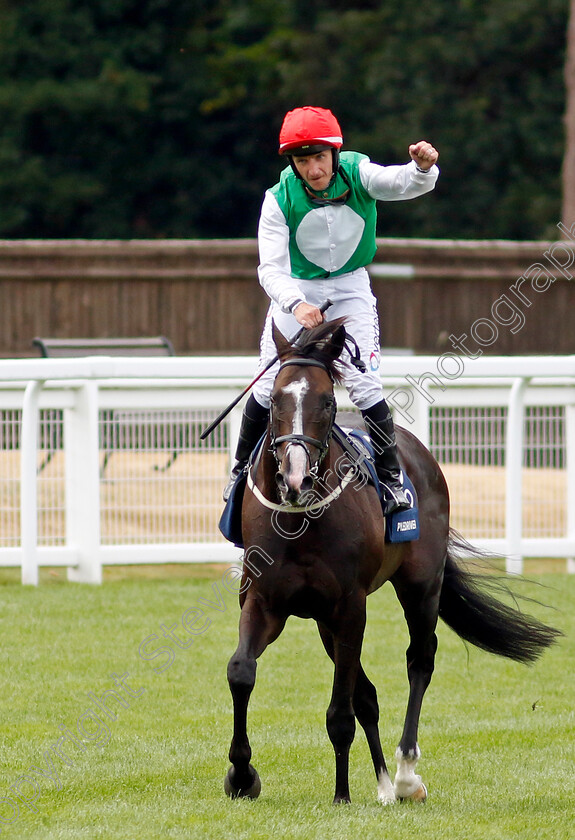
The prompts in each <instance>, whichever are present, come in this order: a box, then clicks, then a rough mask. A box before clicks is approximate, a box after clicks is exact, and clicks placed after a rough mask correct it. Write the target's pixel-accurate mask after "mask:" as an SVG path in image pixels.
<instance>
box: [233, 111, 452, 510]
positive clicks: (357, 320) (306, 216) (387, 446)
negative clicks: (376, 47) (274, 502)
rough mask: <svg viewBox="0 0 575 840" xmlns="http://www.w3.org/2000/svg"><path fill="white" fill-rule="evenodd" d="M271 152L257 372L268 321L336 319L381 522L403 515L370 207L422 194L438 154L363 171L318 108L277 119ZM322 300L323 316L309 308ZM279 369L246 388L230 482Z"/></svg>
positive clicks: (419, 151) (285, 329)
mask: <svg viewBox="0 0 575 840" xmlns="http://www.w3.org/2000/svg"><path fill="white" fill-rule="evenodd" d="M279 141H280V142H279V153H280V155H282V156H284V157H285V158H286V159H287V161H288V163H289V166H287V167H286V168H285V169H284V170H283V172H282V173H281V177H280V180H279V182H278V183H277V184H276V185H275V186H274V187H272V188H271V189H269V190H268V191H267V192H266V194H265V197H264V201H263V205H262V210H261V215H260V221H259V227H258V248H259V258H260V263H259V266H258V277H259V282H260V283H261V285H262V286H263V288H264V289H265V291H266V292H267V294H268V296H269V297H270V299H271V304H270V307H269V310H268V313H267V317H266V322H265V326H264V329H263V333H262V337H261V342H260V360H259V367H258V371H257V372H258V373H259V372H261V371H262V370H263V369H264V368H265V367H266V365H267V364H268V363H269V362H271V360H272V359H273V358H274V356H275V355H276V354H277V350H276V347H275V344H274V342H273V338H272V320H273V321H275V323H276V325H277V327H278V328H279V329H280V331H281V332H282V333H283V335H284V336H286V337H287V338H289V337H291V336H293V335H294V334H295V333H296V332H297V331H298V329H300V328H301V327H302V326H303V327H305V328H308V329H310V328H312V327H315V326H318V325H319V324H320V323H321V322H322V320H324V318H326V319H327V320H332V319H334V318H339V317H341V316H345V318H346V321H345V327H346V329H347V330H348V332H349V333H350V334H351V335H352V336H353V338H354V339H355V340H356V341H357V343H358V345H359V349H360V352H361V358H362V360H363V361H364V362H365V364H366V366H367V372H366V373H361V372H359V371H358V369H357V368H356V367H354V366H353V365H352V364H351V363H350V362H349V361H347V360H346V359H345V358H342V362H343V363H344V384H345V386H346V388H347V390H348V392H349V395H350V399H351V401H352V402H353V403H354V405H355V406H357V407H358V408H359V409H360V411H361V413H362V415H363V418H364V421H365V424H366V426H367V429H368V431H369V433H370V436H371V439H372V441H373V444H374V449H375V466H376V471H377V475H378V477H379V480H380V482H381V484H382V490H383V493H384V499H385V501H384V505H383V510H384V514H385V515H388V514H390V513H392V512H393V511H395V510H402V509H405V508H408V507H409V502H408V500H407V498H406V496H405V494H404V492H403V488H402V484H401V469H400V465H399V462H398V458H397V449H396V442H395V431H394V426H393V420H392V417H391V413H390V411H389V408H388V405H387V403H386V401H385V399H384V397H383V390H382V384H381V379H380V375H379V364H380V346H379V317H378V312H377V302H376V299H375V297H374V295H373V293H372V291H371V285H370V279H369V275H368V273H367V270H366V266H367V265H369V264H370V263H371V262H372V261H373V258H374V255H375V252H376V242H375V238H376V201H405V200H406V199H409V198H416V197H418V196H420V195H423V194H424V193H426V192H429V191H430V190H432V189H433V187H434V186H435V182H436V180H437V177H438V174H439V170H438V168H437V166H436V165H435V163H436V161H437V158H438V152H437V151H436V149H434V147H433V146H432V145H431V144H430V143H428V142H426V141H425V140H420V141H419V142H418V143H415V144H414V145H411V146H410V147H409V155H410V157H411V161H410V162H409V163H407V164H404V165H399V166H381V165H379V164H376V163H372V162H371V160H370V159H369V158H368V157H367V156H366V155H363V154H360V153H358V152H352V151H344V152H341V151H340V150H341V147H342V144H343V137H342V132H341V128H340V126H339V124H338V121H337V120H336V118H335V117H334V115H333V114H332V113H331V111H328V110H326V109H324V108H312V107H304V108H296V109H295V110H293V111H289V113H288V114H286V116H285V119H284V121H283V125H282V128H281V131H280V138H279ZM326 299H329V300H331V301H332V303H333V305H332V306H331V307H330V309H329V310H328V312H327V313H326V315H323V314H322V313H321V312H320V310H319V308H318V306H319V305H320V304H321V302H322V301H324V300H326ZM278 366H279V363H278V364H276V365H273V366H272V367H271V368H270V369H269V370H268V371H267V372H266V373H265V374H264V375H263V376H262V377H261V379H259V380H258V382H257V383H256V384H255V385H254V388H253V392H252V394H251V395H250V397H249V399H248V401H247V403H246V407H245V410H244V414H243V417H242V423H241V428H240V435H239V440H238V444H237V450H236V463H235V465H234V467H233V469H232V473H231V477H230V482H229V483H228V485H227V487H226V489H225V490H224V499H225V500H227V498H228V496H229V493H230V491H231V487H232V485H233V482H234V480H235V478H236V477H237V476H238V475H239V474H240V472H242V471H243V470H244V469H245V467H246V464H247V461H248V458H249V455H250V453H251V451H252V449H253V448H254V447H255V445H256V443H257V442H258V440H259V438H260V437H261V435H262V434H263V433H264V431H265V429H266V424H267V420H268V414H269V405H270V394H271V390H272V386H273V382H274V380H275V377H276V375H277V371H278Z"/></svg>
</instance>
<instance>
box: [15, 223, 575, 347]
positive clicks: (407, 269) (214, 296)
mask: <svg viewBox="0 0 575 840" xmlns="http://www.w3.org/2000/svg"><path fill="white" fill-rule="evenodd" d="M378 245H379V249H378V254H377V257H376V262H375V263H374V267H373V271H372V281H373V288H374V292H375V294H376V296H377V298H378V302H379V308H380V316H381V328H382V342H383V344H384V345H386V346H390V347H397V348H404V349H409V350H412V351H413V352H415V353H445V352H454V347H453V341H452V340H450V336H454V338H455V339H458V338H460V337H462V336H464V335H466V336H467V339H466V340H465V341H466V345H465V346H466V347H467V349H468V352H469V353H471V352H474V351H478V350H481V351H482V352H483V353H491V354H498V355H501V354H507V353H509V354H519V353H552V354H563V353H574V352H575V338H574V336H573V327H572V321H573V318H572V315H571V313H572V312H573V311H574V305H575V284H573V282H571V269H570V267H571V264H572V263H573V262H575V255H574V254H573V253H572V252H570V251H569V249H572V247H573V243H569V244H568V245H565V246H564V247H565V248H566V249H567V251H565V252H563V254H562V257H561V262H562V263H563V265H568V268H567V269H565V268H564V269H563V271H561V270H560V268H559V267H558V266H557V265H553V261H552V260H550V259H549V257H547V256H546V252H548V251H549V249H550V247H551V246H552V243H550V242H507V241H477V242H475V241H453V240H415V239H381V240H379V241H378ZM569 253H571V257H574V259H572V260H571V261H570V260H569ZM394 266H396V267H397V266H399V267H400V268H399V269H398V270H396V271H395V274H394V268H393V267H394ZM256 269H257V245H256V242H255V240H251V239H250V240H247V239H246V240H165V241H149V240H131V241H96V240H94V241H84V240H71V241H65V240H61V241H48V240H46V241H44V240H38V241H19V240H10V241H1V242H0V357H4V358H10V357H24V356H33V355H36V354H37V350H36V349H35V348H33V347H32V344H31V342H32V339H33V338H34V336H36V335H39V336H48V337H51V338H76V337H78V338H105V337H114V338H116V337H126V338H138V337H145V336H150V335H166V336H167V337H168V338H169V339H170V340H171V341H172V343H173V345H174V348H175V351H176V353H177V354H179V355H182V354H238V353H239V354H245V353H255V352H257V347H258V339H259V335H260V331H261V327H262V324H263V319H264V317H265V312H266V309H267V304H268V301H267V298H266V295H265V294H264V292H263V291H262V289H261V288H260V286H259V284H258V281H257V272H256ZM381 271H385V275H382V274H381V273H380V272H381ZM573 272H574V273H575V268H574V269H573ZM525 277H526V278H527V279H522V278H525ZM506 299H507V302H505V301H506ZM498 301H499V304H498V303H497V302H498ZM494 306H495V307H496V310H495V311H496V314H495V315H494V312H493V307H494ZM513 307H514V309H515V311H514V309H513ZM506 319H507V322H506ZM490 324H491V326H490ZM490 336H491V337H493V340H492V341H490V340H489V338H490ZM460 352H464V351H460Z"/></svg>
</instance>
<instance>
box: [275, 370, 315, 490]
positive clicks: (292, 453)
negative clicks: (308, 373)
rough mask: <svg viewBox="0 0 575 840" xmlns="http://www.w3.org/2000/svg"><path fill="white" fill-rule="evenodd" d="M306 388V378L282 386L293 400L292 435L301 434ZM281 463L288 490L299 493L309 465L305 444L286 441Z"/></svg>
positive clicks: (284, 392)
mask: <svg viewBox="0 0 575 840" xmlns="http://www.w3.org/2000/svg"><path fill="white" fill-rule="evenodd" d="M308 390H309V383H308V381H307V380H306V379H298V380H297V381H296V382H290V384H289V385H286V386H284V387H283V388H282V393H283V394H288V395H291V396H293V398H294V402H295V410H294V414H293V420H292V431H291V433H292V434H293V435H303V400H304V397H305V395H306V393H307V392H308ZM283 464H285V472H284V476H283V477H284V481H285V483H286V486H287V488H288V490H291V491H295V492H296V493H298V494H299V493H300V492H301V487H302V482H303V480H304V478H305V477H306V476H307V474H308V467H309V458H308V454H307V450H306V448H305V446H302V445H301V444H299V443H288V444H287V446H286V449H285V456H284V459H283Z"/></svg>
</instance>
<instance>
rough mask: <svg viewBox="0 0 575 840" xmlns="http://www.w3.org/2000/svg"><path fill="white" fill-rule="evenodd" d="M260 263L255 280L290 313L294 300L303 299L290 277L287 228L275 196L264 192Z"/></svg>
mask: <svg viewBox="0 0 575 840" xmlns="http://www.w3.org/2000/svg"><path fill="white" fill-rule="evenodd" d="M258 250H259V258H260V264H259V266H258V279H259V281H260V284H261V286H262V287H263V288H264V289H265V291H266V293H267V294H268V296H269V297H270V298H271V299H272V300H273V301H275V303H277V305H278V306H279V307H280V308H281V309H282V310H283V311H284V312H289V311H290V306H292V305H293V304H294V303H295V302H296V301H297V300H303V297H302V294H301V292H300V290H299V287H298V284H297V280H296V279H295V278H294V277H292V276H291V264H290V258H289V228H288V226H287V224H286V220H285V216H284V214H283V213H282V211H281V209H280V206H279V204H278V203H277V201H276V199H275V197H274V196H273V195H272V193H270V192H269V191H268V192H266V194H265V198H264V201H263V204H262V210H261V214H260V221H259V225H258Z"/></svg>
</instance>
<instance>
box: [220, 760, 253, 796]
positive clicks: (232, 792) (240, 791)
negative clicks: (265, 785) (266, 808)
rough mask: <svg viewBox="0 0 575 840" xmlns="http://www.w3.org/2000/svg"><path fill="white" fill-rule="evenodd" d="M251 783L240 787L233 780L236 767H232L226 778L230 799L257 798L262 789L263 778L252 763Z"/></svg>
mask: <svg viewBox="0 0 575 840" xmlns="http://www.w3.org/2000/svg"><path fill="white" fill-rule="evenodd" d="M248 773H249V783H248V784H246V785H245V786H244V787H239V786H238V785H237V784H235V782H234V781H232V779H233V776H234V775H235V769H234V767H233V766H232V767H230V769H229V770H228V772H227V774H226V778H225V779H224V790H225V792H226V794H227V795H228V796H229V797H230V799H257V798H258V796H259V795H260V793H261V790H262V783H261V779H260V777H259V775H258V771H257V770H256V769H255V767H252V765H251V764H250V765H249V766H248Z"/></svg>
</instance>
